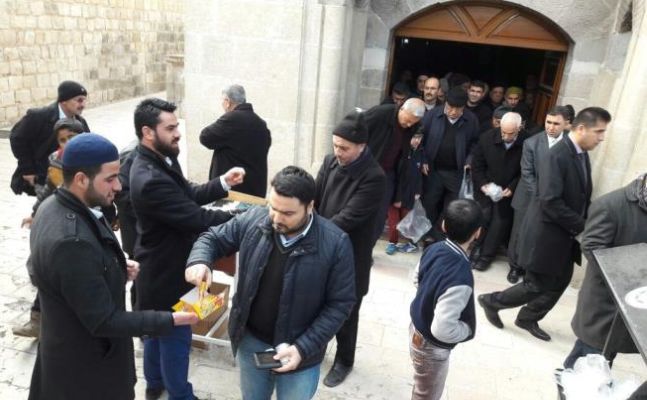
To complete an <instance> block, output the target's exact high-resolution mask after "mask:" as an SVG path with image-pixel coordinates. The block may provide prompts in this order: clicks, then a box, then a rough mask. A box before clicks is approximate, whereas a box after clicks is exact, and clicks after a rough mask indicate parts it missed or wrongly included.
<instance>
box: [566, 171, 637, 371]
mask: <svg viewBox="0 0 647 400" xmlns="http://www.w3.org/2000/svg"><path fill="white" fill-rule="evenodd" d="M646 227H647V174H645V175H642V176H640V177H639V178H637V179H635V180H634V181H632V182H631V183H630V184H628V185H627V186H625V187H623V188H620V189H617V190H614V191H612V192H610V193H607V194H605V195H604V196H602V197H600V198H598V199H597V200H596V201H594V202H593V203H592V204H591V208H590V210H589V217H588V218H587V220H586V227H585V228H584V233H583V234H582V252H583V253H584V256H585V257H586V260H587V262H588V263H587V266H586V273H585V275H584V281H582V288H581V289H580V292H579V294H578V296H577V306H576V308H575V315H574V316H573V320H572V321H571V327H572V328H573V332H574V333H575V336H577V340H576V341H575V345H574V347H573V350H572V351H571V353H570V354H569V355H568V357H567V358H566V360H565V361H564V367H565V368H573V365H574V364H575V361H576V360H577V359H578V358H579V357H582V356H585V355H587V354H602V350H603V349H604V344H605V341H606V339H607V336H608V335H609V330H610V329H611V323H612V322H613V318H614V316H615V314H616V312H617V311H618V308H617V307H616V304H615V301H614V300H613V296H612V295H611V292H610V291H609V289H608V288H607V285H606V283H605V280H604V277H603V276H602V271H601V270H600V266H599V265H598V263H597V262H596V261H595V258H594V257H593V250H597V249H604V248H609V247H618V246H626V245H630V244H636V243H645V242H647V228H646ZM619 322H620V324H621V328H620V329H622V333H621V334H620V336H619V339H618V340H617V341H614V343H612V344H611V345H612V346H613V349H612V354H611V357H612V359H611V360H609V361H613V357H615V354H616V353H635V352H637V350H636V347H635V345H634V342H633V340H632V339H631V336H630V335H629V332H628V331H627V328H626V327H625V325H624V322H623V321H622V319H620V320H619Z"/></svg>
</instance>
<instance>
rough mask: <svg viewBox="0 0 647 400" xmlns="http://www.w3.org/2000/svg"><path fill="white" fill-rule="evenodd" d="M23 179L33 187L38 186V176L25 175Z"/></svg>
mask: <svg viewBox="0 0 647 400" xmlns="http://www.w3.org/2000/svg"><path fill="white" fill-rule="evenodd" d="M22 179H24V180H25V181H27V183H29V184H30V185H31V186H34V185H35V184H36V175H23V176H22Z"/></svg>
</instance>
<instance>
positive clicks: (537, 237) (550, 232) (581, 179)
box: [518, 136, 592, 276]
mask: <svg viewBox="0 0 647 400" xmlns="http://www.w3.org/2000/svg"><path fill="white" fill-rule="evenodd" d="M585 157H586V164H587V176H586V178H585V176H584V171H582V167H581V166H580V162H579V160H578V159H577V153H576V150H575V146H574V145H573V142H572V141H571V140H570V138H569V137H568V136H564V138H563V139H562V140H561V141H560V142H559V143H557V144H555V145H554V146H553V147H551V149H550V150H549V153H548V156H547V157H546V159H545V160H544V162H543V163H541V164H540V165H539V175H538V186H537V187H538V194H537V198H536V199H535V200H533V201H531V202H530V205H529V207H528V211H527V214H526V217H525V223H524V224H523V226H522V228H521V229H520V232H519V233H520V235H521V236H520V237H521V238H523V241H522V242H521V243H520V244H519V260H518V261H519V264H520V265H521V266H522V267H524V268H525V269H527V270H529V271H533V272H535V273H541V274H545V275H551V276H560V275H561V274H562V273H563V271H564V270H565V269H566V268H567V267H568V265H569V264H570V263H573V262H577V263H579V262H580V260H581V253H580V248H579V244H578V242H577V241H576V240H575V236H577V235H579V234H580V233H581V232H582V231H583V230H584V221H585V220H586V211H587V209H588V207H589V203H590V200H591V191H592V186H591V165H590V162H589V159H588V154H586V153H585Z"/></svg>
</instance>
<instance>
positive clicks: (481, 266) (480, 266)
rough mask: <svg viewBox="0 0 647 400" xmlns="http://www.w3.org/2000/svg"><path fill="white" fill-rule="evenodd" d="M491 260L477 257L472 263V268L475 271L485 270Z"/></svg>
mask: <svg viewBox="0 0 647 400" xmlns="http://www.w3.org/2000/svg"><path fill="white" fill-rule="evenodd" d="M490 264H492V262H491V261H487V260H483V259H479V260H477V261H476V262H473V263H472V269H473V270H476V271H487V269H488V268H490Z"/></svg>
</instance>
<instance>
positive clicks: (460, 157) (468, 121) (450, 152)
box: [422, 86, 479, 239]
mask: <svg viewBox="0 0 647 400" xmlns="http://www.w3.org/2000/svg"><path fill="white" fill-rule="evenodd" d="M465 104H467V93H465V91H464V90H463V89H462V88H461V87H460V86H456V87H453V88H452V89H450V91H449V93H447V101H446V102H445V106H444V107H436V108H434V110H433V111H431V112H429V113H427V114H425V117H424V119H423V120H422V126H423V129H424V132H425V143H424V156H425V163H424V164H423V174H424V175H426V178H425V180H424V190H425V191H424V194H423V196H422V203H423V205H424V206H425V210H426V211H427V216H428V217H429V219H430V220H431V223H432V224H433V225H434V227H435V229H434V230H433V231H432V234H433V235H434V236H435V237H436V239H440V238H441V237H442V236H443V235H442V233H441V232H440V229H439V228H440V226H439V224H437V222H438V217H439V216H440V214H441V212H442V209H443V208H444V207H445V206H446V205H447V204H449V202H450V201H452V200H455V199H456V198H457V197H458V191H459V189H460V185H461V179H462V177H463V168H464V166H465V165H467V164H469V160H468V159H469V156H470V155H471V153H472V148H473V147H474V146H475V145H476V143H477V141H478V134H479V124H478V121H477V120H476V117H475V116H474V114H472V113H471V112H464V110H465Z"/></svg>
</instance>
